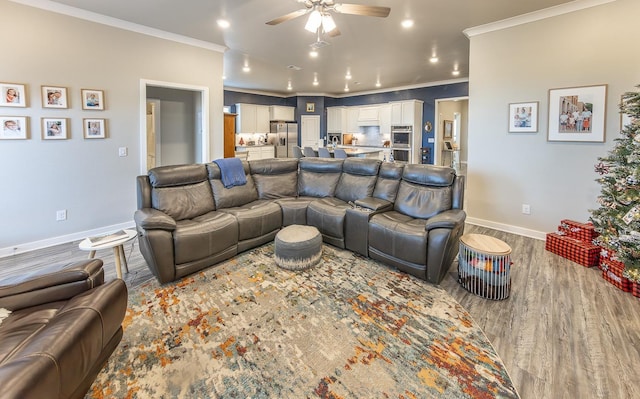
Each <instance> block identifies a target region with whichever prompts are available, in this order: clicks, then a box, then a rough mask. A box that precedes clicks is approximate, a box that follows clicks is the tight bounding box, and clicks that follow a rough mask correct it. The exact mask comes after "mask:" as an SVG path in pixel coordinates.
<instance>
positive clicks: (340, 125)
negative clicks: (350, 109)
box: [327, 107, 347, 133]
mask: <svg viewBox="0 0 640 399" xmlns="http://www.w3.org/2000/svg"><path fill="white" fill-rule="evenodd" d="M346 131H347V109H346V108H345V107H327V133H346Z"/></svg>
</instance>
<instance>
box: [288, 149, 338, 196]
mask: <svg viewBox="0 0 640 399" xmlns="http://www.w3.org/2000/svg"><path fill="white" fill-rule="evenodd" d="M343 161H344V160H342V159H321V158H302V159H300V161H299V162H300V173H299V175H298V195H299V196H304V197H316V198H319V197H333V196H334V194H335V191H336V186H337V184H338V181H339V180H340V176H341V175H342V163H343Z"/></svg>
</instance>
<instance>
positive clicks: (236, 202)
mask: <svg viewBox="0 0 640 399" xmlns="http://www.w3.org/2000/svg"><path fill="white" fill-rule="evenodd" d="M242 166H243V167H244V174H245V175H246V176H247V183H246V184H244V185H242V186H234V187H231V188H225V187H224V184H222V180H221V178H222V176H221V175H220V168H219V167H218V165H216V164H215V163H208V164H207V173H208V178H209V184H210V185H211V191H212V192H213V200H214V202H215V205H216V209H222V208H233V207H236V206H242V205H244V204H248V203H249V202H252V201H255V200H257V199H258V191H256V186H255V184H254V182H253V178H252V177H251V174H250V173H249V163H248V162H247V161H242Z"/></svg>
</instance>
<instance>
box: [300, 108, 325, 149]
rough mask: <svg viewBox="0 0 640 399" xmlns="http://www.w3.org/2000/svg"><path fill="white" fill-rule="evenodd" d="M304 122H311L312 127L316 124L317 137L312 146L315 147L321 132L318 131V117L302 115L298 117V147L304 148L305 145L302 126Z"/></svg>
mask: <svg viewBox="0 0 640 399" xmlns="http://www.w3.org/2000/svg"><path fill="white" fill-rule="evenodd" d="M304 122H313V124H314V125H316V124H317V126H318V137H316V138H315V142H314V144H313V146H314V147H315V146H316V145H317V144H318V140H320V136H321V135H322V132H321V131H320V115H302V116H301V117H300V146H301V147H305V146H306V144H305V143H304V130H303V126H304V125H305V123H304Z"/></svg>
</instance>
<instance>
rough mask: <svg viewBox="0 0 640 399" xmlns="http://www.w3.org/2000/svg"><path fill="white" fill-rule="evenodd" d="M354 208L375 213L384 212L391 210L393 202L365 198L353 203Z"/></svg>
mask: <svg viewBox="0 0 640 399" xmlns="http://www.w3.org/2000/svg"><path fill="white" fill-rule="evenodd" d="M355 204H356V206H359V207H361V208H366V209H370V210H372V211H375V212H385V211H389V210H391V208H393V202H391V201H387V200H384V199H381V198H375V197H365V198H361V199H359V200H356V201H355Z"/></svg>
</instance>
